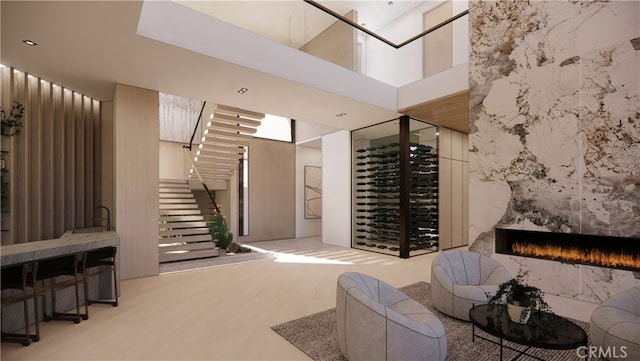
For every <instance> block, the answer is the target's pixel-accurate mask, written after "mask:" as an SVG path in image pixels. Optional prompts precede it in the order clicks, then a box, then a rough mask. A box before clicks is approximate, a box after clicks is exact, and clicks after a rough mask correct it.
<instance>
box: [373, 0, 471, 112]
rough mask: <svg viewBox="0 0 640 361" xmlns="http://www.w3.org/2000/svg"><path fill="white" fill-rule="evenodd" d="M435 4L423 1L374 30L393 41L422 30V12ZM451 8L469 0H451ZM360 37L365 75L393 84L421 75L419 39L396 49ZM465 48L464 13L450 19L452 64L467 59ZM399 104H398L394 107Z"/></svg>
mask: <svg viewBox="0 0 640 361" xmlns="http://www.w3.org/2000/svg"><path fill="white" fill-rule="evenodd" d="M439 4H440V3H437V2H425V3H424V4H423V5H420V6H418V7H416V8H415V9H413V10H411V11H409V12H407V13H406V14H405V15H404V16H402V17H400V18H398V19H397V20H396V21H394V22H392V23H389V24H388V25H386V26H385V27H383V28H381V29H378V30H377V31H376V32H377V33H378V34H380V35H381V36H383V37H385V38H386V39H389V40H391V41H393V42H395V43H396V44H398V43H401V42H403V41H405V40H408V39H410V38H411V37H413V36H415V35H418V34H420V33H421V32H423V31H424V23H423V14H424V13H426V12H428V11H430V10H432V9H433V8H435V7H437V6H438V5H439ZM452 8H453V9H452V11H453V14H452V16H453V15H456V14H458V13H460V12H461V11H463V10H465V9H467V8H469V3H468V1H453V4H452ZM360 39H363V37H360ZM364 39H366V40H365V44H364V49H365V50H364V54H365V65H364V66H365V69H366V71H363V73H364V74H365V75H367V76H369V77H371V78H374V79H377V80H380V81H382V82H385V83H387V84H391V85H393V86H396V87H400V86H403V85H405V84H408V83H411V82H415V81H417V80H420V79H422V76H423V75H422V74H423V65H422V63H423V59H422V58H423V56H422V47H423V41H422V39H418V40H415V41H414V42H412V43H410V44H407V45H405V46H403V47H402V48H400V49H397V50H396V49H394V48H393V47H391V46H389V45H387V44H385V43H383V42H381V41H379V40H377V39H375V38H373V37H370V36H366V37H364ZM468 49H469V19H468V16H466V17H463V18H461V19H458V20H456V21H454V22H453V66H456V65H458V64H462V63H466V62H467V61H468V59H469V50H468ZM401 108H402V107H400V106H398V109H401Z"/></svg>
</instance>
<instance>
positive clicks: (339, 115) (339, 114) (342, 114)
mask: <svg viewBox="0 0 640 361" xmlns="http://www.w3.org/2000/svg"><path fill="white" fill-rule="evenodd" d="M345 115H347V113H338V114H336V117H344V116H345Z"/></svg>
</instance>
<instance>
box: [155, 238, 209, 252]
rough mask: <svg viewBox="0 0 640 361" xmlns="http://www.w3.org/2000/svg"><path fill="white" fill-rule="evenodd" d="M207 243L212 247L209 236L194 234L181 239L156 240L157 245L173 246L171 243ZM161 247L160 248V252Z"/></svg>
mask: <svg viewBox="0 0 640 361" xmlns="http://www.w3.org/2000/svg"><path fill="white" fill-rule="evenodd" d="M202 242H204V243H209V245H210V246H211V247H213V243H212V242H211V235H209V234H196V235H192V236H181V237H162V238H159V239H158V245H163V244H173V243H186V244H189V243H202ZM162 249H163V247H162V246H160V250H162Z"/></svg>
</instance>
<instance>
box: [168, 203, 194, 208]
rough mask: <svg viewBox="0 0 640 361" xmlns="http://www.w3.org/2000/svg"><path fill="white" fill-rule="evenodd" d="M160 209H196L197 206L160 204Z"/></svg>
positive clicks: (191, 204)
mask: <svg viewBox="0 0 640 361" xmlns="http://www.w3.org/2000/svg"><path fill="white" fill-rule="evenodd" d="M160 209H198V205H197V204H195V203H186V204H180V203H165V204H160Z"/></svg>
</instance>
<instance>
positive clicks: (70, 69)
mask: <svg viewBox="0 0 640 361" xmlns="http://www.w3.org/2000/svg"><path fill="white" fill-rule="evenodd" d="M232 3H233V5H235V6H244V7H245V8H244V10H243V11H235V12H234V11H233V10H232V8H231V7H230V6H231V4H232ZM258 3H259V4H260V6H258V5H256V4H258ZM292 3H293V4H296V5H295V6H300V5H302V6H306V7H308V8H309V9H305V10H303V12H305V13H306V14H307V19H309V18H310V15H309V14H310V13H311V12H312V11H316V12H317V11H318V10H315V9H313V8H311V7H310V6H309V5H307V4H304V3H303V2H301V1H300V2H290V1H283V2H273V1H257V2H243V1H233V2H232V1H224V2H219V1H212V2H192V3H191V4H189V5H190V6H193V7H199V8H201V9H199V11H215V12H217V13H219V14H223V13H225V14H227V15H233V14H235V15H239V14H242V15H246V16H245V17H244V19H245V20H248V19H252V16H256V15H255V14H254V13H255V12H258V13H259V14H261V15H262V17H258V18H257V19H264V18H269V17H270V16H271V15H273V14H272V13H270V12H269V11H276V10H275V8H276V6H275V5H282V6H290V5H292ZM327 3H328V4H325V5H327V6H333V7H334V10H336V11H337V12H342V10H344V9H342V8H336V5H337V4H338V3H334V2H331V1H330V2H327ZM374 3H375V4H374ZM397 3H398V4H401V6H397V7H396V9H401V8H402V9H410V8H412V7H413V6H415V5H416V4H417V3H419V2H413V1H399V2H397ZM142 4H143V3H142V2H141V1H68V2H65V1H61V2H58V1H4V0H3V1H2V2H0V6H1V8H0V11H1V26H2V33H1V35H2V39H1V46H2V47H1V51H0V58H1V62H2V64H4V65H8V66H13V67H15V68H16V69H18V70H22V71H25V72H28V73H30V74H32V75H35V76H39V77H41V78H43V79H46V80H48V81H51V82H54V83H57V84H60V85H62V86H64V87H67V88H70V89H72V90H75V91H78V92H80V93H83V94H85V95H87V96H90V97H93V98H96V99H98V100H102V101H110V100H111V99H112V97H113V90H114V85H115V84H116V83H123V84H128V85H132V86H138V87H142V88H147V89H153V90H158V91H161V92H165V93H169V94H175V95H180V96H185V97H190V98H194V99H200V100H206V101H210V102H216V103H221V104H225V105H229V106H235V107H239V108H244V109H250V110H253V111H257V112H263V113H269V114H274V115H279V116H284V117H289V118H294V119H297V120H299V121H306V122H310V123H314V124H318V125H325V126H329V127H333V128H339V129H349V130H351V129H355V128H359V127H362V126H365V125H368V124H373V123H377V122H380V121H384V120H388V119H393V118H395V117H397V116H398V115H399V113H397V112H396V111H395V109H393V110H392V109H388V108H384V107H380V106H377V105H373V104H370V103H367V102H363V101H360V100H356V99H354V98H350V97H345V96H341V95H338V94H336V93H334V92H329V91H326V90H322V89H319V88H317V87H312V86H308V85H305V84H301V83H299V82H295V81H291V80H287V79H283V78H282V77H277V76H273V75H270V74H267V73H265V72H262V71H257V70H255V69H251V68H247V67H243V66H240V65H238V64H234V63H231V62H227V61H223V60H220V59H218V58H214V57H211V56H206V55H203V54H200V53H197V52H194V51H189V50H186V49H184V48H179V47H175V46H171V45H168V44H166V43H163V42H160V41H155V40H152V39H149V38H147V37H143V36H140V35H138V34H137V27H138V21H139V17H140V14H141V9H142ZM250 4H253V5H254V6H255V7H253V8H251V7H249V8H247V7H246V6H247V5H250ZM267 4H268V6H267V7H265V6H266V5H267ZM374 5H375V6H381V5H385V6H387V8H391V7H392V6H389V5H386V2H382V4H381V3H380V2H366V1H365V2H362V1H354V2H340V6H346V8H350V7H356V8H358V11H359V13H360V16H361V19H364V18H367V19H368V18H369V15H367V14H368V11H369V10H367V9H374V7H373V6H374ZM206 7H209V10H206V9H204V8H206ZM214 7H215V8H216V9H213V8H214ZM223 8H224V9H223ZM346 8H345V9H346ZM267 9H270V10H269V11H268V10H267ZM277 11H282V9H280V10H277ZM291 11H298V10H291ZM398 11H400V10H398ZM378 12H379V11H378ZM387 13H388V14H387ZM385 14H386V15H388V16H390V17H393V16H397V15H394V14H392V12H391V11H389V10H388V9H387V12H385ZM398 15H399V13H398ZM220 16H221V17H224V16H223V15H220ZM324 16H325V18H326V15H324ZM371 19H373V17H372V18H371ZM389 19H391V18H389ZM253 20H254V21H253V22H251V21H250V22H249V23H254V24H258V23H259V21H258V20H256V18H253ZM365 21H366V22H369V24H375V21H374V20H365ZM380 21H387V19H383V20H380ZM244 23H245V24H246V23H247V21H245V22H244ZM307 23H308V24H309V25H308V26H307V36H310V35H311V34H312V32H314V31H316V30H314V29H315V27H312V26H311V25H310V24H311V23H313V22H312V21H311V20H307ZM262 27H263V28H268V29H270V28H273V26H271V27H269V26H265V25H262ZM256 31H257V30H256ZM276 33H277V32H273V34H275V35H273V34H272V35H269V36H274V37H277V36H278V35H277V34H276ZM265 34H266V33H265ZM265 36H267V35H265ZM26 39H29V40H33V41H35V42H37V43H38V45H37V46H27V45H25V44H23V43H22V41H23V40H26ZM256 56H259V54H256ZM309 71H313V69H309ZM240 88H248V89H250V91H249V92H247V93H246V94H239V93H238V89H240ZM340 113H346V114H348V115H347V116H345V117H341V118H337V117H336V114H340Z"/></svg>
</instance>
